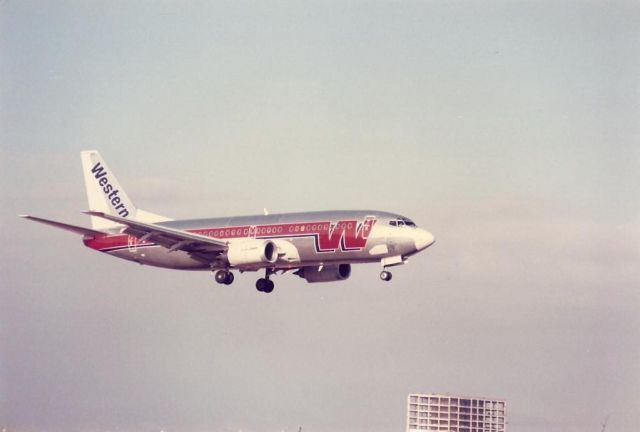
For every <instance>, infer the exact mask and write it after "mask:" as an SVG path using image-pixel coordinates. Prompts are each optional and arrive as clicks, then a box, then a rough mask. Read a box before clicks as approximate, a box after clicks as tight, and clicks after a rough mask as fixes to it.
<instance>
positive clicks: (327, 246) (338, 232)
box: [316, 216, 376, 252]
mask: <svg viewBox="0 0 640 432" xmlns="http://www.w3.org/2000/svg"><path fill="white" fill-rule="evenodd" d="M375 223H376V218H375V217H373V216H367V217H366V218H365V219H364V220H363V221H362V222H360V223H358V221H357V220H345V221H338V222H331V223H330V224H329V230H328V231H325V230H323V231H321V232H320V233H318V234H317V235H316V250H317V251H318V252H334V251H335V250H336V249H338V248H340V249H341V250H343V251H358V250H362V248H364V247H365V245H366V244H367V239H368V238H369V234H370V233H371V229H372V228H373V225H374V224H375Z"/></svg>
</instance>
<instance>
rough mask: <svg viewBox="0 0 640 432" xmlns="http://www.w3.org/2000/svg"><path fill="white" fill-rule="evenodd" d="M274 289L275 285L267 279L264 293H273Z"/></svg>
mask: <svg viewBox="0 0 640 432" xmlns="http://www.w3.org/2000/svg"><path fill="white" fill-rule="evenodd" d="M274 287H275V284H274V283H273V281H272V280H269V279H267V287H266V288H265V290H264V292H266V293H267V294H269V293H270V292H273V288H274Z"/></svg>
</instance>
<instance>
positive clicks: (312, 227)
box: [84, 217, 376, 252]
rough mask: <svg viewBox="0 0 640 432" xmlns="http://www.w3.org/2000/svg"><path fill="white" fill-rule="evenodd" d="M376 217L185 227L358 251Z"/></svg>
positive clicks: (108, 240)
mask: <svg viewBox="0 0 640 432" xmlns="http://www.w3.org/2000/svg"><path fill="white" fill-rule="evenodd" d="M375 222H376V220H375V218H373V217H368V218H365V219H364V220H363V221H360V222H358V221H357V220H355V219H352V220H344V221H338V222H329V221H325V222H305V223H301V222H297V223H284V224H267V225H255V226H254V225H242V226H228V227H217V228H198V229H189V230H186V231H187V232H189V233H194V234H199V235H203V236H207V237H213V238H217V239H235V238H253V237H257V238H287V237H314V238H315V244H316V250H317V251H318V252H333V251H335V250H337V249H342V250H344V251H354V250H361V249H362V248H364V247H365V245H366V244H367V239H368V238H369V234H370V233H371V229H372V228H373V225H374V224H375ZM84 244H85V245H86V246H87V247H90V248H91V249H95V250H99V251H107V250H110V249H118V248H124V247H129V246H130V247H135V246H145V245H153V243H152V242H149V241H139V240H138V239H137V238H135V237H132V236H129V235H126V234H115V235H105V236H101V237H94V238H89V239H85V240H84Z"/></svg>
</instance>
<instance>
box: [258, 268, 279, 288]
mask: <svg viewBox="0 0 640 432" xmlns="http://www.w3.org/2000/svg"><path fill="white" fill-rule="evenodd" d="M272 273H273V272H272V271H271V270H270V269H267V270H266V274H265V277H264V278H260V279H258V280H257V281H256V289H257V290H258V291H260V292H263V293H267V294H268V293H270V292H272V291H273V288H274V287H275V285H274V283H273V281H272V280H271V279H269V276H271V274H272Z"/></svg>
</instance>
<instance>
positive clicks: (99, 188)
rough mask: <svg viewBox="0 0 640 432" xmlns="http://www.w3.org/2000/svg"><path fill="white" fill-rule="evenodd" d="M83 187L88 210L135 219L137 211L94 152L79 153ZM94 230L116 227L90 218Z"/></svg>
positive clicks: (100, 158)
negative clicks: (87, 201) (85, 192)
mask: <svg viewBox="0 0 640 432" xmlns="http://www.w3.org/2000/svg"><path fill="white" fill-rule="evenodd" d="M80 155H81V158H82V171H83V173H84V185H85V187H86V189H87V198H88V200H89V210H93V211H100V212H104V213H106V214H110V215H113V216H120V217H123V218H131V219H135V218H136V213H137V209H136V207H135V206H134V205H133V203H132V202H131V199H129V196H128V195H127V193H126V192H125V191H124V189H123V188H122V186H121V185H120V183H119V182H118V179H117V178H116V176H115V175H114V174H113V172H112V171H111V170H110V169H109V167H108V166H107V164H106V163H105V161H104V159H102V157H101V156H100V153H98V152H97V151H96V150H87V151H83V152H81V153H80ZM91 226H92V227H93V228H94V229H97V230H100V229H109V228H114V227H116V226H118V225H117V224H115V223H113V222H111V221H108V220H106V219H102V218H98V217H95V216H93V217H91Z"/></svg>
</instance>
